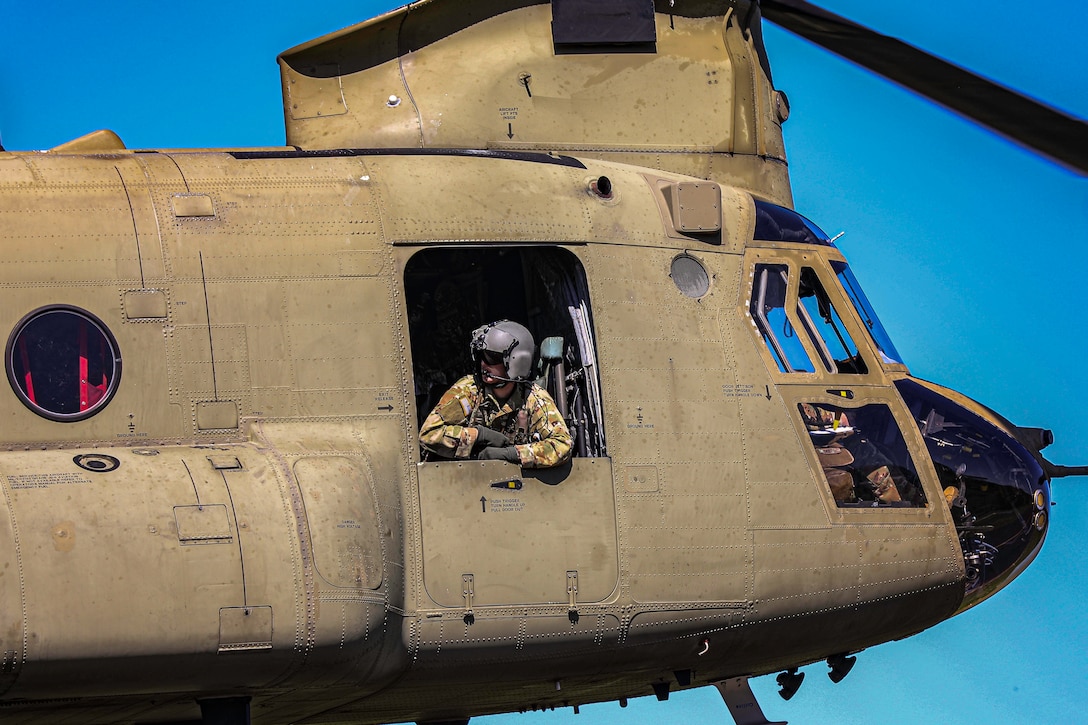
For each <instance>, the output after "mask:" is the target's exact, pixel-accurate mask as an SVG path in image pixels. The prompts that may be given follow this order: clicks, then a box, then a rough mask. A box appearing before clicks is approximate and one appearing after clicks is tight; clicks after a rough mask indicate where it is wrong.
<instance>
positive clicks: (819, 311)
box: [798, 267, 869, 375]
mask: <svg viewBox="0 0 1088 725" xmlns="http://www.w3.org/2000/svg"><path fill="white" fill-rule="evenodd" d="M798 296H799V299H800V303H801V307H802V308H803V309H804V311H805V313H806V318H805V323H806V325H809V324H811V326H812V328H813V329H814V330H815V332H816V335H817V338H816V339H814V340H813V343H814V344H816V345H817V348H818V349H819V351H820V354H821V356H822V357H824V364H825V365H826V366H827V367H828V370H829V372H833V373H848V374H849V373H855V374H858V375H864V374H866V373H867V372H869V369H868V366H866V364H865V360H863V359H862V357H861V355H860V354H859V353H858V346H857V344H856V343H855V342H854V339H853V338H852V337H851V336H850V333H849V332H848V331H847V329H846V326H845V325H844V324H843V322H842V318H841V317H840V316H839V313H838V311H837V310H836V309H835V305H834V303H832V301H831V297H830V296H829V295H828V294H827V291H826V290H825V289H824V286H823V284H821V282H820V278H819V277H818V276H817V275H816V272H815V271H814V270H813V269H812V268H811V267H804V268H802V270H801V289H800V292H799V293H798Z"/></svg>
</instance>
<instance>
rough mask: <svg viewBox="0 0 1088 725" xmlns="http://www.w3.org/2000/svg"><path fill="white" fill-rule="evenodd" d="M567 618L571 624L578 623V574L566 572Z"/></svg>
mask: <svg viewBox="0 0 1088 725" xmlns="http://www.w3.org/2000/svg"><path fill="white" fill-rule="evenodd" d="M567 617H569V618H570V623H571V624H577V623H578V572H577V571H568V572H567Z"/></svg>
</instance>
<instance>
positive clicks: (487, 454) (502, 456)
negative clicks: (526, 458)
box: [477, 446, 521, 464]
mask: <svg viewBox="0 0 1088 725" xmlns="http://www.w3.org/2000/svg"><path fill="white" fill-rule="evenodd" d="M477 458H478V459H479V460H481V461H509V462H510V463H518V464H520V463H521V457H520V456H519V455H518V449H517V448H515V447H514V446H506V447H505V448H485V449H483V450H482V451H480V455H479V456H477Z"/></svg>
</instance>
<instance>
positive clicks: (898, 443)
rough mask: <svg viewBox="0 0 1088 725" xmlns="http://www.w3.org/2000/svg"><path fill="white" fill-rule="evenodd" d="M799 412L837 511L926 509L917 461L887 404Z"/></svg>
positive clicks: (811, 406)
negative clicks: (846, 509) (839, 509)
mask: <svg viewBox="0 0 1088 725" xmlns="http://www.w3.org/2000/svg"><path fill="white" fill-rule="evenodd" d="M797 408H798V411H799V412H800V414H801V419H802V420H803V421H804V423H805V427H806V428H807V429H808V435H809V441H810V442H811V443H812V447H813V449H814V450H815V452H816V457H817V459H818V460H819V461H820V469H821V470H822V472H823V476H824V480H825V481H826V483H827V486H828V488H829V489H830V490H831V495H832V497H833V498H834V499H835V504H836V506H838V507H839V508H920V507H923V506H925V505H926V497H925V493H924V492H923V491H922V484H921V481H920V479H919V477H918V470H917V468H916V467H915V465H914V459H913V458H911V455H910V451H909V450H908V449H907V444H906V442H905V440H904V438H903V432H902V431H901V430H900V428H899V425H898V423H896V421H895V418H894V417H893V415H892V412H891V409H890V408H889V407H888V406H887V405H886V404H884V403H870V404H868V405H863V406H860V407H857V408H845V407H840V406H836V405H830V404H828V403H823V402H811V403H800V404H798V406H797Z"/></svg>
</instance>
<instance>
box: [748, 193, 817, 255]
mask: <svg viewBox="0 0 1088 725" xmlns="http://www.w3.org/2000/svg"><path fill="white" fill-rule="evenodd" d="M753 238H755V239H759V240H762V241H768V242H793V243H801V244H819V245H821V246H825V247H830V246H832V244H831V240H830V239H828V237H827V235H826V234H824V233H823V231H822V230H821V229H820V228H819V227H818V226H816V225H815V224H813V223H812V222H810V221H809V220H808V219H805V218H804V217H803V216H801V215H800V214H798V213H797V212H795V211H793V210H792V209H787V208H786V207H784V206H778V205H777V204H768V203H767V202H765V201H759V200H758V199H757V200H756V230H755V233H754V234H753Z"/></svg>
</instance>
